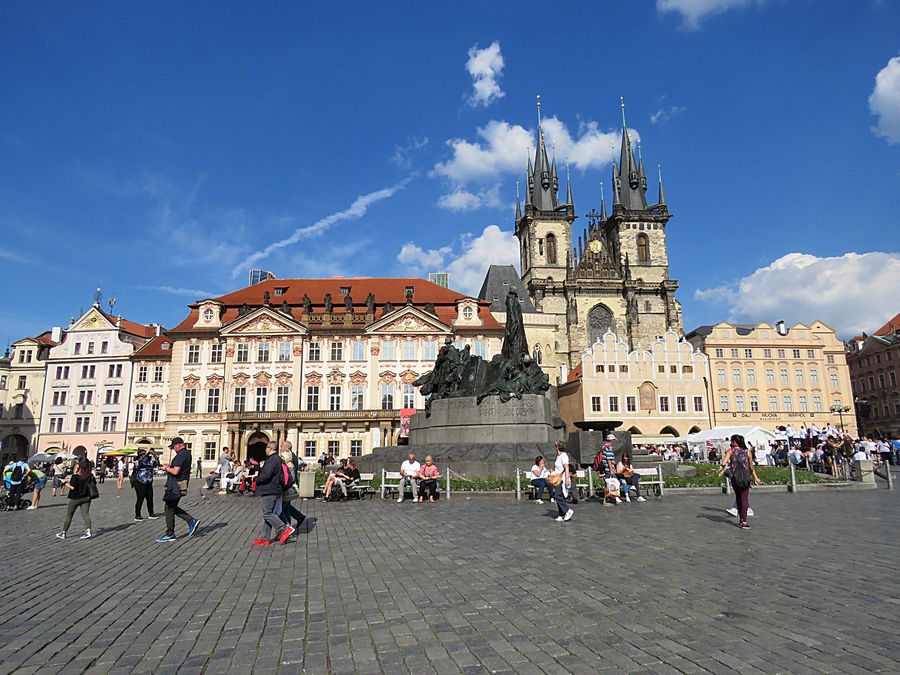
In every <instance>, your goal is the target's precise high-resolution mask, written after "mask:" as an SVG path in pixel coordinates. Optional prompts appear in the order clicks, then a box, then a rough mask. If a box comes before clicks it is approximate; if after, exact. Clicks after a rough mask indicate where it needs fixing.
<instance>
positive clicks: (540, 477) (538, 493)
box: [529, 455, 553, 504]
mask: <svg viewBox="0 0 900 675" xmlns="http://www.w3.org/2000/svg"><path fill="white" fill-rule="evenodd" d="M549 474H550V472H549V471H547V467H546V466H544V458H543V456H541V455H538V456H537V457H535V458H534V466H533V467H531V475H529V478H530V479H531V485H532V487H533V488H534V503H535V504H543V503H544V500H543V499H541V498H542V497H543V496H544V490H546V489H548V488H547V476H548V475H549ZM550 492H551V493H552V492H553V490H550Z"/></svg>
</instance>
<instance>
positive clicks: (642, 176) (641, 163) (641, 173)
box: [638, 141, 647, 192]
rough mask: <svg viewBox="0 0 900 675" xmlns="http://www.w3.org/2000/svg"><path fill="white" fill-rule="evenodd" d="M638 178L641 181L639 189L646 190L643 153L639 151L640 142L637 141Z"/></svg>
mask: <svg viewBox="0 0 900 675" xmlns="http://www.w3.org/2000/svg"><path fill="white" fill-rule="evenodd" d="M638 180H640V181H641V189H642V190H643V191H644V192H646V191H647V174H645V173H644V154H643V153H642V152H641V142H640V141H638Z"/></svg>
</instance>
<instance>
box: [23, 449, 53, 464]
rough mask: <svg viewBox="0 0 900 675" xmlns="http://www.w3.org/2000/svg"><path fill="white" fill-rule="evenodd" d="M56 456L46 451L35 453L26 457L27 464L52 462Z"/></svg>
mask: <svg viewBox="0 0 900 675" xmlns="http://www.w3.org/2000/svg"><path fill="white" fill-rule="evenodd" d="M54 459H56V457H54V456H53V455H48V454H47V453H46V452H39V453H37V454H36V455H32V456H31V457H29V458H28V463H29V464H45V463H47V462H52V461H53V460H54Z"/></svg>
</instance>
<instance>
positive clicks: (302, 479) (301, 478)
mask: <svg viewBox="0 0 900 675" xmlns="http://www.w3.org/2000/svg"><path fill="white" fill-rule="evenodd" d="M297 492H298V493H299V494H300V496H301V497H305V498H309V499H311V498H313V497H315V496H316V472H315V471H301V472H299V473H298V474H297Z"/></svg>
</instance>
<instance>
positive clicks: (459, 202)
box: [437, 183, 504, 212]
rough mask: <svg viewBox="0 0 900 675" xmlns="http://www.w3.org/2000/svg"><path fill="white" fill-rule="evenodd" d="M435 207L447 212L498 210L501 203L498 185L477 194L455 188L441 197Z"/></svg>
mask: <svg viewBox="0 0 900 675" xmlns="http://www.w3.org/2000/svg"><path fill="white" fill-rule="evenodd" d="M437 205H438V206H439V207H440V208H442V209H447V210H448V211H458V212H461V211H473V210H475V209H479V208H482V207H485V206H487V207H491V208H500V207H501V206H503V205H504V204H503V201H502V200H501V199H500V184H499V183H498V184H496V185H493V186H491V187H489V188H485V189H483V190H479V191H477V192H469V191H468V190H466V189H465V188H462V187H460V188H456V189H455V190H453V191H452V192H450V193H449V194H446V195H441V197H440V199H438V201H437Z"/></svg>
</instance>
